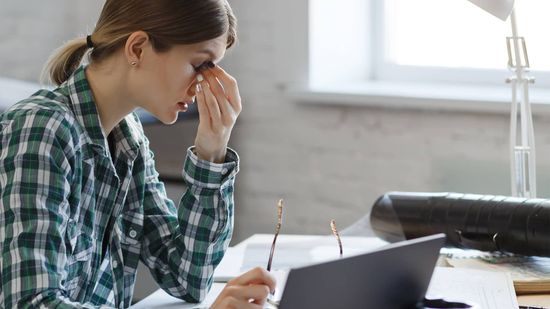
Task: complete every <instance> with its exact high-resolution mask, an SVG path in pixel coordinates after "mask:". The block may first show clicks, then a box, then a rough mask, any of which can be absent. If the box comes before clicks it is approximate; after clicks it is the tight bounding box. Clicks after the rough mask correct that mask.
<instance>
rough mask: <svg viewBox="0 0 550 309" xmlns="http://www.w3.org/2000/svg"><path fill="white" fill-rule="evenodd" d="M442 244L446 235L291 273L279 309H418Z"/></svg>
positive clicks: (408, 242)
mask: <svg viewBox="0 0 550 309" xmlns="http://www.w3.org/2000/svg"><path fill="white" fill-rule="evenodd" d="M444 242H445V235H444V234H436V235H432V236H427V237H421V238H417V239H413V240H406V241H402V242H398V243H394V244H390V245H388V246H385V247H383V248H380V249H377V250H375V251H371V252H369V253H365V254H361V255H355V256H352V257H347V258H346V257H344V258H342V259H338V260H335V261H330V262H325V263H320V264H316V265H311V266H305V267H300V268H295V269H291V270H290V271H289V273H288V277H287V279H286V285H285V287H284V290H283V292H282V297H281V299H280V302H279V306H278V308H279V309H296V308H300V309H322V308H331V309H332V308H345V309H354V308H360V309H365V308H367V309H369V308H373V309H405V308H416V304H417V303H419V302H421V301H422V300H423V299H424V296H425V294H426V290H427V289H428V285H429V283H430V279H431V277H432V273H433V270H434V267H435V264H436V262H437V258H438V256H439V250H440V249H441V247H442V246H443V244H444Z"/></svg>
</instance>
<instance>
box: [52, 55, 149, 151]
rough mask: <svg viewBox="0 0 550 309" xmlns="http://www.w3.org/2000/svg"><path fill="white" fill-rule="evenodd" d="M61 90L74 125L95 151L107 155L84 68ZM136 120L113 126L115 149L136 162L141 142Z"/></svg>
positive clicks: (135, 117) (132, 117)
mask: <svg viewBox="0 0 550 309" xmlns="http://www.w3.org/2000/svg"><path fill="white" fill-rule="evenodd" d="M60 88H61V89H62V90H65V92H66V94H67V95H68V96H69V98H70V102H71V103H70V104H71V109H72V110H73V112H74V114H75V117H76V119H77V121H78V122H79V123H80V125H82V127H83V128H85V130H86V132H87V134H88V136H89V137H90V139H91V141H92V144H93V145H94V149H96V150H97V151H99V152H100V153H102V154H107V153H108V149H109V145H108V143H107V138H106V135H105V132H104V131H103V128H102V127H101V122H100V119H99V113H98V111H97V107H96V103H95V101H94V96H93V93H92V90H91V87H90V84H89V83H88V79H87V78H86V66H80V67H78V68H77V69H76V71H75V72H74V73H73V74H72V75H71V76H70V77H69V79H68V80H67V81H66V82H65V83H63V84H62V85H61V86H60ZM140 127H141V125H140V122H139V118H138V117H137V116H136V115H135V114H134V113H132V114H130V115H127V116H126V117H125V118H124V119H122V121H121V122H120V123H119V124H117V125H116V126H115V128H114V129H113V131H112V132H111V134H112V135H113V137H114V139H115V142H116V145H117V148H118V147H120V149H121V151H122V153H124V154H126V155H127V156H128V157H131V158H135V156H136V155H137V152H138V148H139V146H140V144H141V142H142V141H143V138H142V133H141V132H140V131H141V130H140V129H139V128H140Z"/></svg>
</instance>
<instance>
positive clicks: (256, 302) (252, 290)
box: [210, 267, 276, 309]
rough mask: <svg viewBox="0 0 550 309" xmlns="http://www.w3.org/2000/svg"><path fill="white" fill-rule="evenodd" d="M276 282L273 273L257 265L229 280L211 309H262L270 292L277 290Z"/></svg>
mask: <svg viewBox="0 0 550 309" xmlns="http://www.w3.org/2000/svg"><path fill="white" fill-rule="evenodd" d="M275 284H276V283H275V278H274V277H273V275H271V274H270V273H269V272H268V271H267V270H265V269H263V268H260V267H256V268H254V269H252V270H250V271H248V272H246V273H244V274H242V275H240V276H239V277H237V278H235V279H233V280H230V281H229V282H227V285H226V286H225V288H224V289H223V290H222V292H221V293H220V295H219V296H218V298H217V299H216V301H215V302H214V303H213V304H212V306H211V307H210V309H226V308H244V309H248V308H250V309H261V308H263V306H264V304H265V302H266V299H267V296H268V295H269V292H270V291H275Z"/></svg>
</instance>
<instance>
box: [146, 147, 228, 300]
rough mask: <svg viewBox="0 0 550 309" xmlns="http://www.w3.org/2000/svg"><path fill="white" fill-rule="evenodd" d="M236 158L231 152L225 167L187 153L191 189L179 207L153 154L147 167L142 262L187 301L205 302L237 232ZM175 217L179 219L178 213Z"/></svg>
mask: <svg viewBox="0 0 550 309" xmlns="http://www.w3.org/2000/svg"><path fill="white" fill-rule="evenodd" d="M237 172H238V156H237V154H236V153H235V152H234V151H232V150H230V149H229V150H228V152H227V156H226V163H221V164H215V163H211V162H208V161H204V160H200V159H198V157H197V156H196V154H194V153H193V148H190V149H189V150H188V151H187V160H186V162H185V165H184V180H185V182H186V184H187V189H186V191H185V193H184V194H183V196H182V198H181V201H180V205H179V209H178V210H176V209H175V207H174V205H173V203H172V201H170V200H169V199H167V197H166V194H165V189H164V185H163V184H162V183H161V182H159V180H158V173H157V172H156V170H155V168H154V161H153V158H152V154H150V156H149V158H148V160H147V164H146V176H145V177H146V178H145V186H146V191H145V201H144V222H143V242H142V251H141V260H142V261H143V262H144V263H145V264H146V265H147V266H148V267H149V269H150V270H151V273H152V274H153V276H154V277H155V280H156V281H157V283H158V284H159V285H160V286H161V287H162V288H163V289H164V290H166V291H167V292H168V293H170V294H171V295H173V296H176V297H179V298H182V299H184V300H186V301H188V302H199V301H201V300H203V299H204V297H205V296H206V293H207V292H208V289H209V288H210V285H211V283H212V275H213V272H214V268H215V267H216V266H217V264H218V263H219V262H220V261H221V259H222V257H223V254H224V252H225V250H226V249H227V246H228V245H229V241H230V239H231V233H232V230H233V203H234V202H233V185H234V180H235V175H236V173H237ZM176 213H177V215H176Z"/></svg>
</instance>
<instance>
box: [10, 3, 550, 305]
mask: <svg viewBox="0 0 550 309" xmlns="http://www.w3.org/2000/svg"><path fill="white" fill-rule="evenodd" d="M229 2H230V4H231V5H232V7H233V9H234V12H235V14H236V15H237V18H238V19H239V32H238V35H239V42H238V44H237V46H236V47H234V48H233V49H232V50H230V51H229V52H228V53H227V55H226V57H225V59H224V60H223V62H222V63H221V65H222V66H223V67H224V68H225V69H226V70H227V71H228V72H229V73H230V74H232V75H233V76H235V77H236V78H237V80H238V81H239V87H240V91H241V95H242V100H243V112H242V114H241V116H240V117H239V120H238V122H237V125H236V127H235V129H234V133H233V135H232V138H231V141H230V147H232V148H234V149H235V150H237V152H238V153H239V155H240V158H241V171H240V173H239V174H238V178H237V181H236V195H235V205H236V209H235V216H236V217H235V232H234V238H233V243H236V242H239V241H242V240H243V239H245V238H247V237H249V236H251V235H252V234H254V233H272V232H273V230H274V226H275V222H276V202H277V200H278V199H279V198H283V199H285V205H286V213H285V220H284V224H283V228H282V231H281V232H282V233H288V234H329V233H330V226H329V221H330V219H335V220H336V222H337V224H338V226H340V227H342V228H343V227H346V226H349V225H350V224H352V223H354V222H355V221H357V220H358V219H359V218H361V217H363V216H364V215H366V214H367V213H368V212H369V209H370V207H371V205H372V203H373V202H374V201H375V200H376V198H377V197H378V196H380V195H381V194H383V193H385V192H387V191H393V190H399V191H455V192H468V193H487V194H488V193H490V194H503V195H509V194H510V171H509V169H510V167H509V160H510V158H509V150H508V147H509V134H510V130H509V121H510V116H509V113H510V99H509V98H510V90H509V88H508V86H507V85H506V84H505V83H504V79H505V78H506V77H508V76H510V75H511V73H510V72H508V71H507V70H506V62H507V54H506V45H505V37H506V36H509V35H510V29H509V25H508V23H504V22H502V21H500V20H498V19H496V18H494V17H492V16H490V15H488V14H486V13H484V12H482V11H481V10H479V9H478V8H475V7H474V6H473V5H471V4H470V3H468V2H467V1H464V0H447V1H438V0H414V1H412V0H385V1H384V0H338V1H335V0H310V1H306V0H277V1H274V0H271V1H268V0H254V1H250V0H230V1H229ZM519 2H520V4H519V5H520V6H519V7H518V8H517V9H518V15H519V20H518V22H519V24H520V27H521V28H520V32H522V33H520V34H521V35H523V36H525V37H526V40H527V44H528V47H529V52H530V54H529V56H530V60H531V67H532V68H533V72H532V75H533V76H535V77H536V78H537V83H536V84H535V85H534V87H533V92H532V102H533V110H534V125H535V139H536V146H537V173H538V175H537V179H538V195H539V196H540V197H548V196H550V188H548V184H550V159H549V158H550V157H549V154H550V130H549V129H550V122H549V120H550V118H549V116H550V108H549V106H548V103H550V95H549V94H548V89H550V72H549V71H550V56H549V55H550V45H549V44H548V38H547V37H546V31H545V29H549V26H550V25H549V23H550V20H548V18H545V15H544V13H545V12H549V11H550V3H547V2H548V1H544V0H527V1H523V2H521V1H519ZM102 5H103V1H95V0H93V1H90V0H49V1H39V0H26V1H18V0H0V106H2V105H3V106H4V107H6V106H9V105H11V104H13V103H15V102H10V99H12V98H16V97H17V96H18V95H20V94H21V91H23V92H25V91H26V89H29V87H30V88H32V87H35V86H36V87H39V85H37V83H38V77H39V74H40V71H41V69H42V67H43V65H44V63H45V61H46V60H47V58H48V56H49V55H50V54H51V53H52V52H53V51H54V50H55V49H56V48H57V47H59V46H61V44H62V43H63V42H65V41H67V40H69V39H71V38H74V37H85V36H86V35H87V34H89V33H91V32H92V30H93V28H94V23H95V21H96V20H97V18H98V16H99V12H100V10H101V7H102ZM525 16H528V18H527V17H525ZM522 17H523V18H522ZM12 92H17V93H15V94H14V93H12ZM30 94H31V92H29V93H25V95H30ZM2 98H3V100H4V102H2V101H1V99H2ZM197 124H198V119H197V118H196V115H192V114H191V115H188V116H187V117H185V119H182V120H180V121H178V122H177V124H175V125H173V126H164V125H161V124H159V123H156V122H154V121H153V122H151V121H147V122H146V123H145V124H144V126H145V129H146V131H147V134H148V137H149V139H150V140H151V144H152V148H153V150H154V151H155V154H156V161H157V167H158V170H159V172H160V174H161V177H162V179H163V180H164V181H165V182H166V185H167V188H168V192H169V195H170V197H171V198H172V199H174V200H176V201H177V200H178V199H179V196H180V195H181V193H182V192H183V190H184V185H183V183H182V181H181V178H180V171H181V169H182V163H183V161H184V155H185V150H186V149H187V147H188V146H190V145H192V143H193V140H194V135H195V132H196V127H197ZM147 275H148V274H147V272H146V271H141V273H140V276H146V277H143V278H144V279H142V280H139V279H138V286H137V287H136V299H140V298H142V297H144V296H145V295H147V294H148V293H150V292H151V291H152V290H154V289H155V288H156V287H155V284H154V283H153V282H152V279H151V278H150V277H147Z"/></svg>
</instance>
